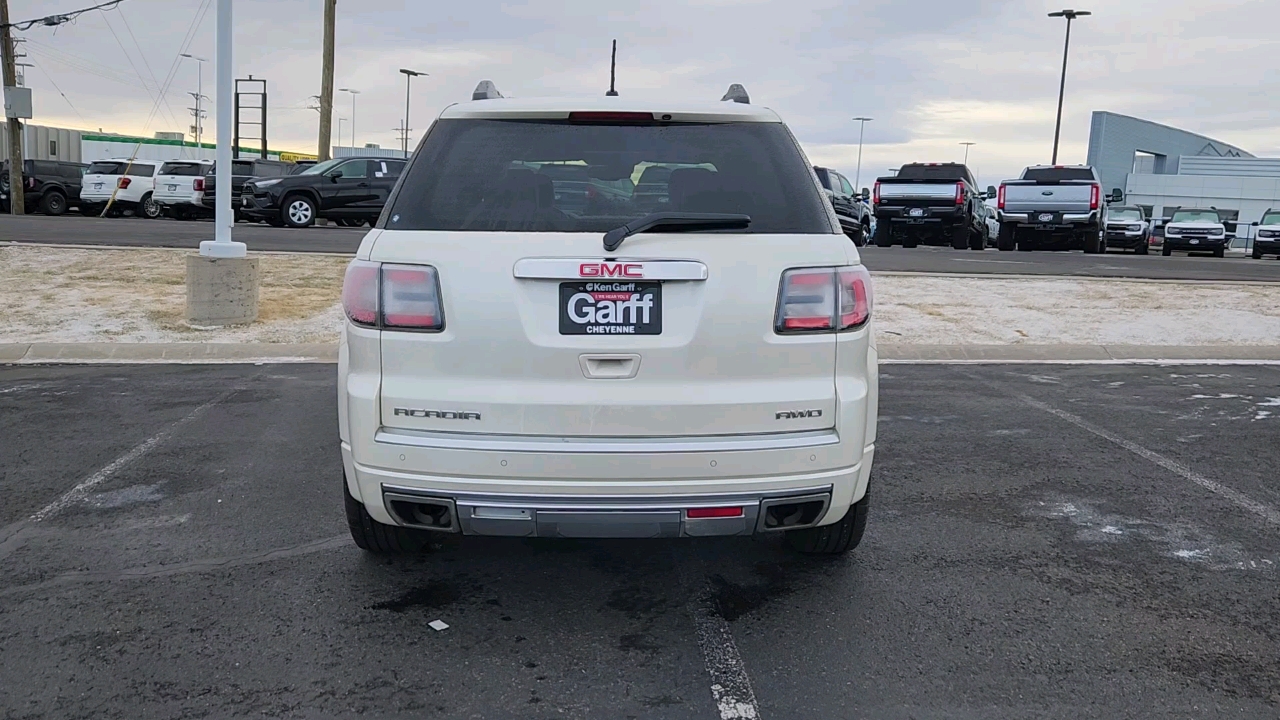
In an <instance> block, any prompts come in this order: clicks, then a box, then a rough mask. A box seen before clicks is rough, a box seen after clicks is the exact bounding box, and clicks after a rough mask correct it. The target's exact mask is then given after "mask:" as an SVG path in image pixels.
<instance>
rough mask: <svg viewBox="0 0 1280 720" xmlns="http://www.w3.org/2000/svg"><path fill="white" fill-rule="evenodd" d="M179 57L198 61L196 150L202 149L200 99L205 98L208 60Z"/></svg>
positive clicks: (185, 55) (188, 55) (186, 56)
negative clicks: (205, 65)
mask: <svg viewBox="0 0 1280 720" xmlns="http://www.w3.org/2000/svg"><path fill="white" fill-rule="evenodd" d="M178 55H179V57H184V58H189V59H191V60H195V61H196V148H199V147H200V131H201V130H202V129H203V127H204V124H203V123H202V122H201V121H200V98H202V97H204V64H205V63H207V62H209V60H208V59H207V58H202V57H197V56H195V55H192V54H191V53H178Z"/></svg>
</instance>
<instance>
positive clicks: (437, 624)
mask: <svg viewBox="0 0 1280 720" xmlns="http://www.w3.org/2000/svg"><path fill="white" fill-rule="evenodd" d="M427 627H429V628H431V629H432V630H436V631H439V630H448V629H449V623H447V622H444V621H443V620H432V621H431V622H429V623H427Z"/></svg>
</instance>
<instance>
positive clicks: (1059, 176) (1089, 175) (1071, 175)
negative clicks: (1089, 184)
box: [1022, 168, 1094, 182]
mask: <svg viewBox="0 0 1280 720" xmlns="http://www.w3.org/2000/svg"><path fill="white" fill-rule="evenodd" d="M1022 179H1023V180H1034V181H1036V182H1058V181H1060V180H1093V179H1094V178H1093V170H1090V169H1089V168H1027V169H1026V170H1024V171H1023V173H1022Z"/></svg>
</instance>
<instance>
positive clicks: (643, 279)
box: [320, 81, 878, 553]
mask: <svg viewBox="0 0 1280 720" xmlns="http://www.w3.org/2000/svg"><path fill="white" fill-rule="evenodd" d="M735 90H736V92H735V91H734V90H731V92H730V93H729V95H727V97H733V98H741V99H742V100H745V99H746V93H745V91H742V90H741V88H740V86H737V87H736V88H735ZM473 97H478V98H484V99H479V100H474V101H472V102H468V103H461V104H455V105H451V106H449V107H448V108H446V109H445V110H444V111H443V113H442V114H441V115H440V117H439V118H438V119H437V120H436V121H435V123H434V124H433V125H432V127H431V129H430V130H429V131H428V133H427V134H426V136H425V137H424V138H423V140H422V142H421V144H420V145H419V147H418V149H417V151H416V152H415V154H414V156H413V158H412V160H411V161H410V164H409V167H408V169H407V170H406V172H405V176H404V177H403V178H401V182H400V184H399V185H398V186H397V188H396V191H395V192H394V194H393V195H392V197H391V198H390V200H389V201H388V203H387V210H386V212H384V213H383V214H382V216H381V218H380V219H379V221H378V224H377V226H376V228H375V229H374V230H372V231H370V232H369V233H368V234H367V235H366V236H365V238H364V241H363V242H362V243H361V245H360V248H359V250H358V251H357V254H356V259H355V260H354V261H353V262H352V263H351V264H350V266H349V268H348V270H347V274H346V279H345V283H344V287H343V295H342V297H343V306H344V309H345V314H346V322H345V323H344V326H343V330H342V335H341V343H340V347H339V360H338V428H339V435H340V438H341V449H342V458H343V465H344V471H345V482H344V483H343V488H344V490H345V496H346V512H347V519H348V523H349V525H350V530H351V534H352V536H353V537H354V539H355V542H356V544H357V545H359V546H360V547H362V548H364V549H366V550H370V551H375V552H393V551H398V550H403V549H410V548H414V547H418V546H421V545H422V543H423V542H424V541H425V540H424V538H429V537H430V536H431V534H432V533H436V537H440V533H455V534H462V535H499V536H508V537H528V536H543V537H631V538H640V537H679V536H707V535H752V534H755V533H767V532H783V533H786V534H787V536H788V537H789V539H790V541H791V542H792V543H793V544H794V545H795V546H796V547H798V548H799V549H800V550H802V551H808V552H816V553H837V552H844V551H847V550H849V549H852V548H853V547H854V546H855V545H857V544H858V542H859V540H860V539H861V537H862V533H863V529H864V527H865V525H866V520H867V505H868V500H867V494H866V493H867V483H868V479H869V475H870V471H871V462H872V456H873V454H874V448H875V445H874V441H875V436H876V407H877V397H878V390H877V387H878V385H877V372H876V362H877V361H876V349H875V342H874V339H873V338H874V336H873V334H872V328H871V308H872V296H871V289H872V288H871V278H870V276H869V275H868V273H867V270H866V268H864V267H863V266H862V265H861V264H860V262H859V258H858V250H857V248H856V247H854V245H853V243H851V242H849V241H848V240H847V239H846V238H845V237H844V236H843V234H841V232H840V227H839V225H838V223H837V222H836V221H835V218H834V217H833V213H832V211H831V208H830V205H829V204H828V203H827V202H826V199H825V198H824V196H823V195H822V193H821V192H820V189H819V187H818V184H817V183H816V182H815V179H814V176H813V171H812V170H811V169H810V165H809V162H808V161H807V160H806V158H805V156H804V153H803V152H802V150H801V149H800V147H799V145H798V144H797V143H796V141H795V139H794V138H793V136H792V135H791V133H790V132H789V131H788V130H787V128H786V126H785V125H783V123H782V121H781V120H780V119H779V118H778V116H777V115H776V114H774V113H773V112H772V111H770V110H767V109H764V108H759V107H753V106H751V105H749V104H746V103H743V102H741V101H737V102H720V103H702V104H685V103H651V102H643V101H638V100H629V99H625V98H617V97H609V98H605V97H601V98H596V99H585V100H547V99H542V100H517V99H503V98H501V96H500V95H498V93H497V92H496V89H495V88H494V87H493V85H492V83H489V82H487V81H486V82H485V83H481V86H480V87H479V88H477V90H476V93H475V95H474V96H473ZM530 162H564V163H573V164H579V165H584V166H585V167H587V173H588V175H589V176H590V177H592V178H594V179H598V180H601V181H604V182H610V181H616V180H618V179H621V178H629V177H636V176H637V175H638V174H639V172H641V171H642V168H644V167H647V166H649V165H652V164H659V163H661V164H667V165H671V166H674V167H675V168H676V169H674V170H672V172H671V174H670V176H669V178H668V182H667V183H666V187H667V200H668V202H666V203H663V205H664V206H665V207H666V209H665V210H664V211H663V212H658V213H653V212H651V211H649V210H647V209H645V208H644V205H643V203H636V204H634V205H632V206H630V207H628V206H626V205H625V204H621V203H611V204H608V205H605V206H602V207H603V208H606V209H607V213H608V214H600V213H599V212H597V211H595V210H592V209H591V206H588V207H587V209H586V210H585V211H582V212H579V211H578V210H577V209H576V207H573V208H572V209H565V208H563V207H561V206H560V205H559V204H557V201H556V199H555V193H554V190H553V187H552V181H551V179H550V178H549V177H547V176H546V175H544V174H539V173H537V172H534V171H532V170H530V169H528V168H527V167H525V165H527V164H528V163H530ZM329 167H330V168H333V167H336V165H330V166H329ZM320 172H321V173H324V172H326V170H321V171H320ZM320 177H321V178H323V177H324V176H323V174H321V175H320Z"/></svg>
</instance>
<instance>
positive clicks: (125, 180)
mask: <svg viewBox="0 0 1280 720" xmlns="http://www.w3.org/2000/svg"><path fill="white" fill-rule="evenodd" d="M131 182H133V178H129V177H122V178H120V179H119V180H117V181H116V187H118V188H120V189H121V190H128V189H129V183H131Z"/></svg>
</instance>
